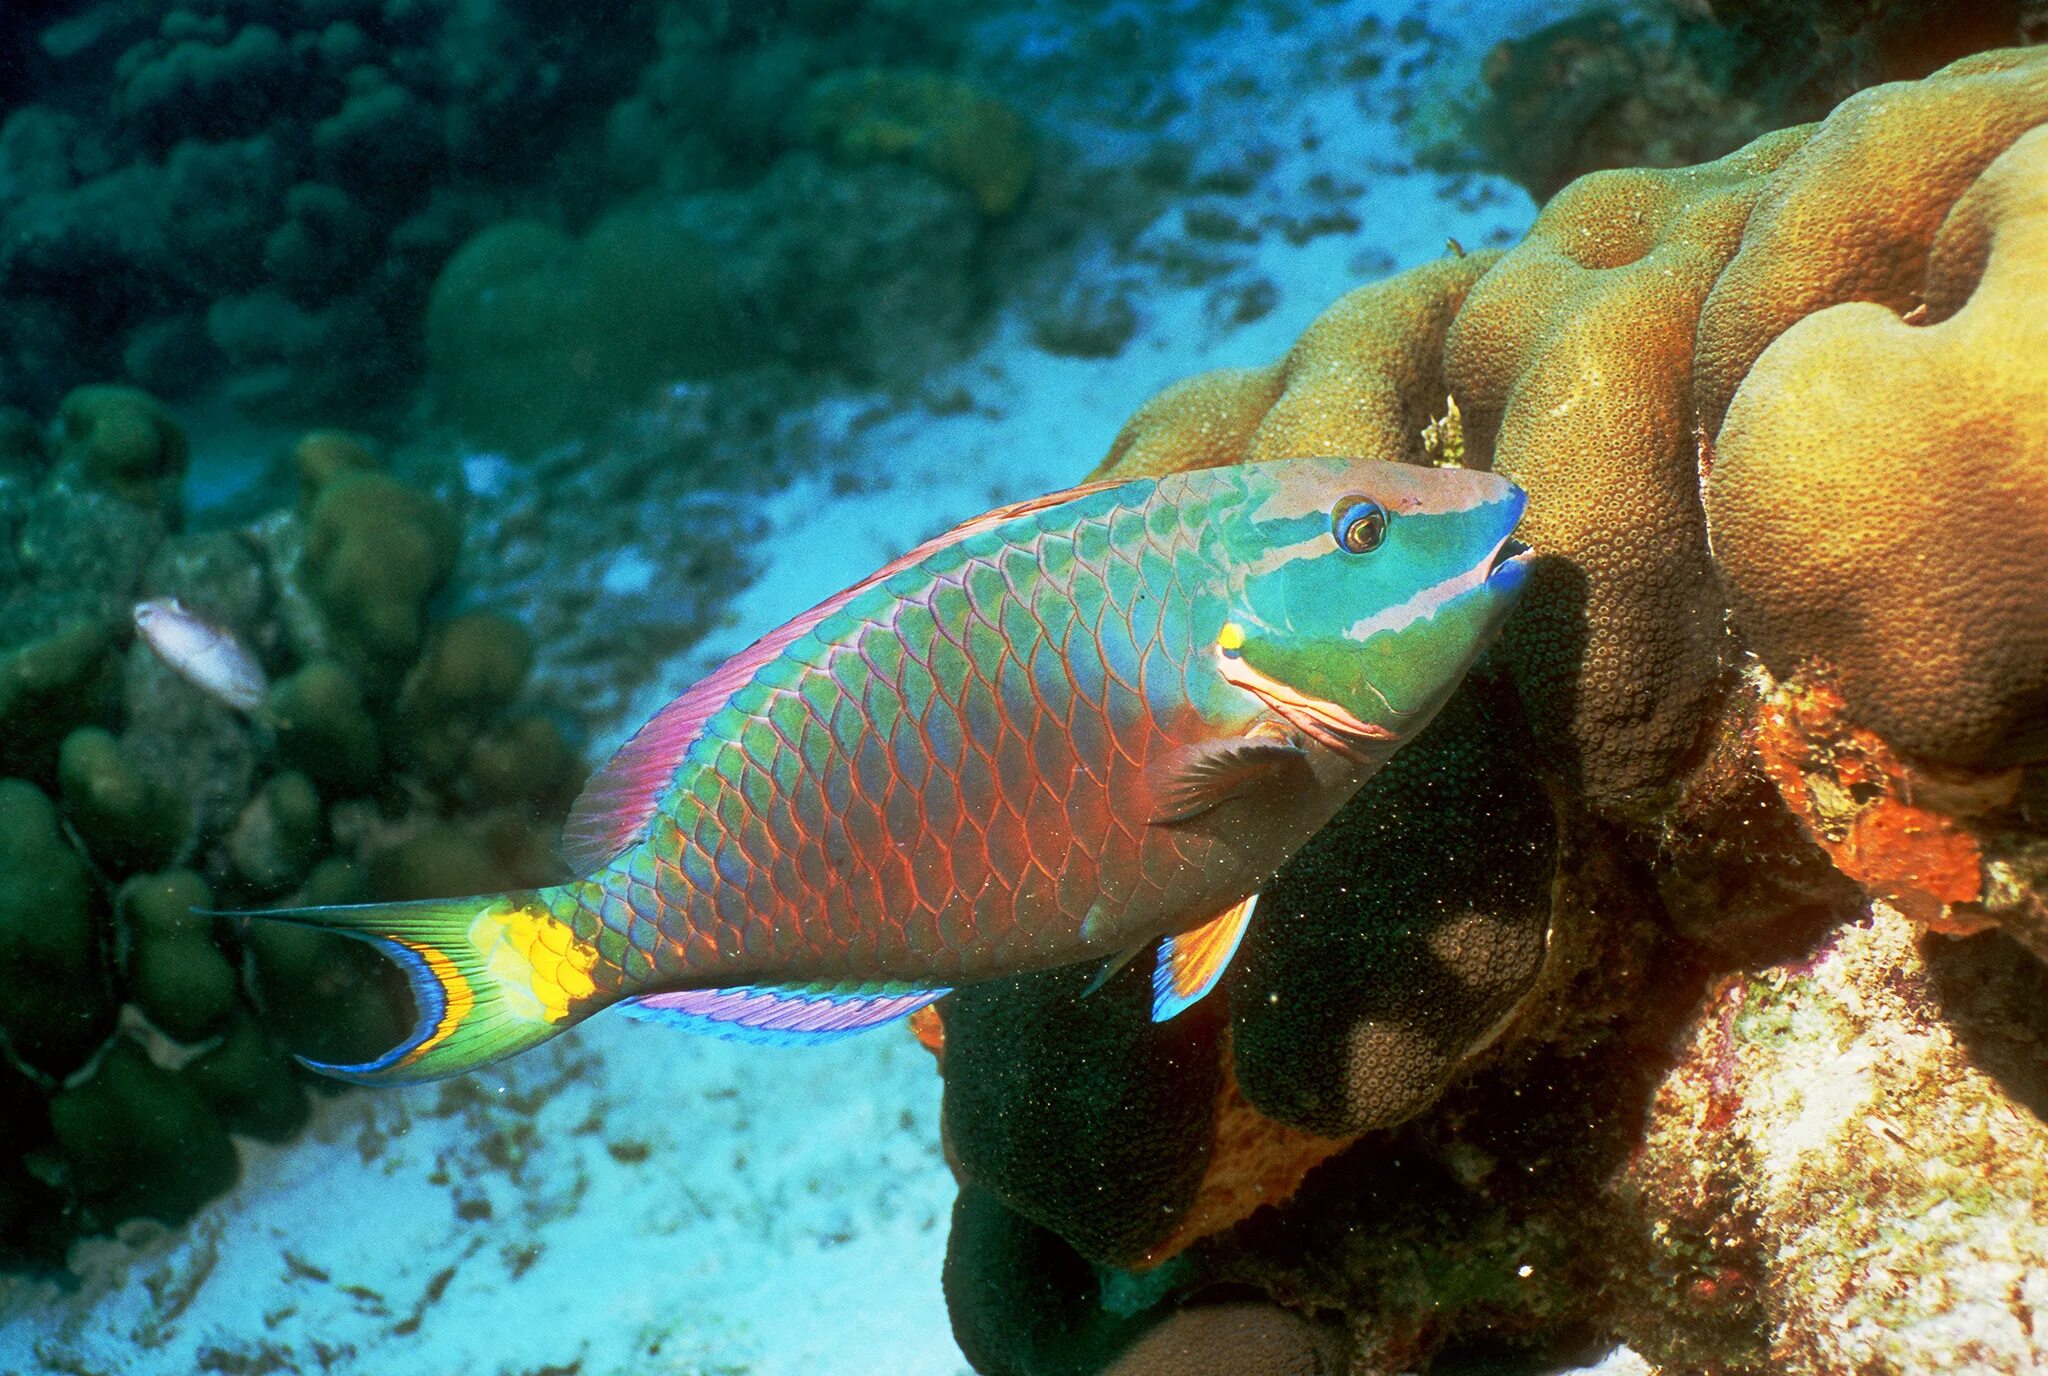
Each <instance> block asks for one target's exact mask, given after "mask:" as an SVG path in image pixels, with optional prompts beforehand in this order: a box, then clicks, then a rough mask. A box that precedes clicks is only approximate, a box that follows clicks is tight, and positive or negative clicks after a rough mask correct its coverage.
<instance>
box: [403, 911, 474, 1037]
mask: <svg viewBox="0 0 2048 1376" xmlns="http://www.w3.org/2000/svg"><path fill="white" fill-rule="evenodd" d="M399 945H401V946H404V947H405V948H406V949H407V950H409V951H411V952H413V953H414V954H415V955H417V956H418V957H419V958H420V959H421V960H424V961H425V962H426V963H427V968H428V969H429V970H431V971H433V972H434V978H435V979H437V980H439V981H440V982H441V990H442V992H443V994H444V995H445V996H446V998H447V1000H448V1005H447V1007H446V1008H444V1009H442V1010H441V1021H439V1022H437V1023H435V1024H434V1030H433V1031H432V1032H430V1033H428V1034H427V1037H426V1040H424V1041H422V1042H421V1043H420V1044H419V1045H418V1046H416V1047H414V1048H413V1049H412V1050H411V1051H409V1052H407V1053H406V1055H405V1058H404V1059H403V1060H401V1061H400V1062H399V1064H400V1065H411V1064H412V1063H413V1062H415V1061H417V1060H418V1059H419V1058H420V1057H422V1056H424V1055H426V1054H427V1052H428V1051H429V1050H431V1049H432V1048H433V1047H434V1046H435V1045H437V1044H438V1043H439V1042H440V1041H441V1040H442V1039H443V1038H444V1037H446V1036H447V1035H448V1034H449V1033H450V1032H453V1031H454V1030H455V1029H456V1028H458V1027H460V1026H462V1020H463V1019H464V1018H466V1017H468V1016H469V1013H470V1010H471V1009H472V1008H475V1007H476V995H475V994H473V993H471V992H470V989H469V981H468V980H466V979H464V978H463V977H462V972H461V971H460V970H457V969H456V968H455V962H454V961H452V960H450V959H448V957H447V956H445V955H443V954H442V953H441V952H439V951H437V950H435V949H434V948H433V947H432V946H424V945H421V944H420V943H419V942H417V941H400V942H399Z"/></svg>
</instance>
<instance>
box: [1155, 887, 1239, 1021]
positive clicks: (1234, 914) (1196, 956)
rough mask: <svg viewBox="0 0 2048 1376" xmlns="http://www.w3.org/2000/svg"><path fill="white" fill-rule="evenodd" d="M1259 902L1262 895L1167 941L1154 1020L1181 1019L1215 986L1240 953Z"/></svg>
mask: <svg viewBox="0 0 2048 1376" xmlns="http://www.w3.org/2000/svg"><path fill="white" fill-rule="evenodd" d="M1258 903H1259V896H1258V895H1257V894H1253V895H1251V896H1250V897H1249V898H1247V899H1245V900H1244V901H1243V902H1242V903H1237V904H1234V905H1232V906H1231V907H1228V908H1226V909H1224V910H1223V913H1222V914H1221V915H1220V916H1218V917H1215V918H1212V919H1211V920H1210V921H1208V922H1205V923H1203V924H1202V925H1201V926H1199V927H1197V928H1195V929H1194V930H1193V931H1190V932H1182V933H1181V934H1180V935H1179V936H1170V937H1168V938H1167V939H1166V941H1165V942H1164V943H1163V944H1162V945H1161V946H1160V947H1159V966H1158V968H1157V969H1155V970H1154V971H1153V972H1152V1021H1154V1022H1165V1021H1167V1020H1168V1019H1170V1018H1176V1017H1179V1016H1180V1015H1181V1014H1182V1013H1185V1012H1186V1011H1187V1010H1188V1009H1190V1008H1192V1007H1194V1006H1195V1005H1196V1004H1198V1003H1200V1002H1201V1001H1202V999H1203V997H1204V996H1206V995H1207V994H1208V992H1209V991H1210V990H1211V989H1214V988H1215V987H1216V981H1217V980H1220V979H1222V978H1223V971H1224V970H1225V968H1227V967H1228V966H1229V964H1230V958H1231V957H1232V956H1234V955H1236V954H1237V946H1238V943H1239V942H1241V941H1243V940H1244V929H1245V928H1246V927H1247V926H1249V925H1250V924H1251V920H1252V909H1253V908H1255V907H1257V906H1258Z"/></svg>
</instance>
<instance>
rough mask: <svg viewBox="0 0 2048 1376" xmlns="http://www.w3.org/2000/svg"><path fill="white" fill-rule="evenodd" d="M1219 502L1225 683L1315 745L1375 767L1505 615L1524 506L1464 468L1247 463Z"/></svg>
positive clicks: (1514, 582) (1519, 579) (1504, 486)
mask: <svg viewBox="0 0 2048 1376" xmlns="http://www.w3.org/2000/svg"><path fill="white" fill-rule="evenodd" d="M1238 471H1239V473H1240V474H1241V475H1242V481H1243V488H1242V500H1240V501H1235V502H1231V503H1227V504H1220V505H1219V507H1218V508H1217V509H1216V510H1215V515H1214V520H1215V521H1216V522H1217V524H1218V525H1220V526H1221V527H1222V529H1221V532H1220V533H1221V535H1222V539H1223V551H1222V553H1223V557H1224V558H1225V559H1226V560H1228V561H1229V562H1230V563H1231V564H1232V565H1233V568H1234V572H1235V577H1234V580H1233V583H1234V586H1233V593H1232V597H1231V604H1232V605H1231V608H1230V616H1229V619H1228V620H1227V621H1226V622H1225V623H1224V625H1223V627H1222V630H1221V632H1220V633H1219V635H1218V637H1217V641H1216V645H1215V650H1214V653H1215V655H1216V665H1217V668H1218V671H1219V672H1220V673H1221V674H1222V676H1223V677H1224V679H1226V680H1227V681H1228V682H1230V683H1231V684H1233V685H1234V686H1236V687H1238V688H1241V689H1243V690H1245V691H1247V692H1250V693H1252V694H1253V695H1254V696H1256V697H1258V698H1260V699H1261V700H1262V701H1264V702H1265V704H1266V705H1267V706H1268V707H1269V708H1271V709H1272V710H1274V711H1276V712H1278V713H1280V714H1281V715H1282V716H1283V717H1285V718H1286V719H1288V720H1289V721H1291V722H1292V723H1294V725H1296V726H1297V727H1298V728H1300V729H1301V730H1302V731H1304V732H1305V733H1307V734H1308V735H1310V736H1313V737H1315V738H1317V739H1319V740H1322V741H1323V742H1324V743H1325V744H1327V745H1331V746H1333V747H1334V748H1336V749H1339V750H1342V751H1344V752H1345V753H1347V754H1351V755H1354V756H1357V757H1360V758H1366V759H1373V758H1382V757H1384V755H1385V753H1387V752H1389V751H1391V750H1392V749H1393V748H1395V747H1396V746H1398V745H1399V744H1400V743H1401V742H1403V741H1405V740H1407V739H1409V738H1410V737H1412V736H1413V735H1414V734H1415V733H1416V732H1417V731H1419V730H1421V729H1422V727H1423V726H1424V725H1426V724H1427V723H1428V721H1429V719H1430V718H1431V717H1432V716H1433V715H1434V714H1435V712H1436V710H1437V708H1439V707H1441V706H1442V705H1443V703H1444V701H1445V700H1446V699H1448V698H1449V697H1450V695H1451V692H1452V691H1453V690H1454V689H1455V688H1456V687H1457V686H1458V683H1459V681H1460V680H1461V679H1463V677H1464V675H1465V671H1466V670H1467V669H1468V668H1470V667H1471V665H1472V662H1473V661H1474V660H1475V659H1477V658H1478V657H1479V655H1480V653H1481V652H1482V651H1484V650H1485V648H1486V646H1487V645H1488V644H1489V643H1490V642H1491V641H1492V639H1493V637H1494V636H1495V635H1496V634H1497V633H1498V632H1499V630H1500V627H1501V623H1502V622H1503V621H1505V620H1506V619H1507V615H1508V613H1509V612H1510V611H1511V610H1512V609H1513V608H1514V605H1515V602H1516V600H1517V598H1518V597H1519V596H1520V594H1521V591H1522V588H1523V585H1524V584H1525V583H1526V581H1527V579H1528V572H1529V560H1530V557H1531V556H1530V554H1529V552H1528V550H1527V549H1526V548H1525V547H1524V546H1522V545H1520V544H1519V543H1518V542H1516V541H1515V540H1514V539H1513V538H1512V536H1513V534H1514V529H1515V526H1516V524H1517V523H1518V522H1519V521H1520V520H1521V518H1522V510H1523V508H1524V506H1525V505H1526V504H1527V500H1528V499H1527V497H1526V496H1525V495H1524V493H1523V492H1522V490H1521V489H1520V488H1518V487H1516V486H1515V485H1514V484H1513V483H1511V482H1509V481H1508V480H1507V479H1505V478H1502V477H1500V476H1498V475H1497V474H1493V473H1483V472H1479V471H1477V470H1474V469H1467V468H1425V467H1419V466H1416V465H1413V464H1399V463H1386V462H1381V461H1378V460H1370V459H1280V460H1273V461H1270V462H1266V463H1259V464H1252V465H1248V466H1246V467H1245V468H1243V469H1241V470H1238Z"/></svg>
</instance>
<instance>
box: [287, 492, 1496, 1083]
mask: <svg viewBox="0 0 2048 1376" xmlns="http://www.w3.org/2000/svg"><path fill="white" fill-rule="evenodd" d="M1524 501H1525V499H1524V496H1523V494H1522V492H1521V491H1520V490H1519V489H1517V488H1516V487H1514V486H1513V485H1512V484H1510V483H1509V482H1507V481H1506V480H1505V479H1503V478H1500V477H1497V476H1495V475H1493V474H1490V473H1483V472H1477V471H1472V470H1467V469H1462V468H1424V467H1417V466H1410V465H1403V464H1393V463H1383V462H1376V461H1372V460H1364V459H1338V458H1315V459H1286V460H1275V461H1271V462H1266V463H1258V464H1250V465H1243V466H1238V467H1230V468H1215V469H1208V470H1203V471H1197V472H1190V473H1183V474H1175V475H1170V476H1166V477H1161V478H1157V479H1152V478H1146V479H1140V480H1138V481H1133V482H1099V483H1091V484H1088V485H1086V486H1082V487H1077V488H1073V489H1070V490H1068V491H1064V492H1059V493H1055V494H1052V495H1050V496H1047V497H1042V498H1038V499H1035V500H1031V501H1025V502H1020V503H1016V504H1014V505H1011V506H1006V507H1001V508H998V509H997V510H994V511H991V512H989V513H987V514H986V515H983V516H979V517H977V518H975V519H973V520H970V521H968V522H967V523H966V524H964V525H961V526H959V527H957V528H956V529H954V530H952V531H951V532H949V533H947V534H945V535H942V536H939V537H938V538H936V539H933V540H931V541H929V542H927V543H925V544H923V545H921V546H919V547H918V548H916V549H914V550H912V551H911V552H910V553H908V554H906V555H904V556H903V557H902V558H900V559H897V560H896V561H894V562H892V563H890V564H888V565H886V566H885V567H883V568H882V569H880V570H879V571H878V572H876V573H875V574H873V575H872V576H871V577H869V578H867V579H866V580H864V581H862V582H860V583H858V584H856V585H855V586H853V587H851V588H848V589H847V590H846V591H844V592H842V593H840V594H839V595H837V596H836V597H832V598H830V599H828V600H827V601H825V602H823V603H821V604H819V605H818V606H817V607H815V608H813V609H812V610H811V611H809V612H807V613H805V614H804V615H802V616H799V617H797V618H796V619H795V620H793V621H791V622H789V623H788V624H787V625H785V626H783V627H782V628H781V629H779V630H776V631H774V632H772V633H771V634H769V635H767V636H765V637H763V638H762V639H761V640H759V641H757V642H756V643H755V644H754V645H753V646H751V647H750V648H749V649H746V650H744V651H742V652H741V653H739V654H738V655H736V656H734V657H733V658H732V659H731V660H729V661H727V662H726V663H725V664H724V665H723V666H722V667H721V668H719V669H718V670H716V671H715V672H713V673H712V674H711V675H710V676H709V677H707V678H705V679H704V680H703V681H702V682H700V683H698V684H697V685H696V686H695V687H694V688H692V689H690V690H689V691H688V692H686V693H685V694H683V696H681V697H679V698H677V699H676V700H675V701H674V702H672V703H670V704H669V705H668V706H667V707H666V708H664V709H663V710H662V711H661V712H659V713H658V714H656V715H655V716H654V717H653V718H652V719H651V720H650V721H648V722H647V723H646V725H644V726H643V727H642V728H641V729H640V730H639V732H638V733H637V734H636V735H635V736H633V738H632V739H631V740H630V741H628V742H627V743H626V745H625V746H623V747H622V748H621V749H620V750H619V751H618V753H617V754H616V755H615V756H614V757H613V758H612V760H611V761H610V763H608V764H607V765H606V766H605V767H604V769H603V770H602V771H601V772H600V773H599V774H598V775H597V776H596V777H595V778H594V779H593V781H592V782H591V784H590V786H589V788H588V790H587V791H586V792H585V793H584V795H583V797H582V798H581V799H580V800H579V801H578V802H577V804H576V806H575V808H574V810H573V811H572V812H571V814H570V818H569V821H568V824H567V827H566V828H565V834H564V854H565V856H566V858H568V859H569V860H570V861H571V863H572V864H573V865H574V867H575V868H576V870H577V871H578V873H580V874H581V875H582V877H581V878H578V879H575V880H573V881H571V882H568V883H563V884H560V885H556V886H553V887H548V888H540V889H528V890H522V891H518V892H513V893H503V894H493V895H486V896H481V897H477V898H466V899H450V900H436V901H426V902H407V903H391V904H370V905H362V906H354V907H339V908H312V909H298V910H284V911H279V912H273V913H270V914H267V916H271V917H278V918H283V919H285V920H291V921H297V922H302V923H309V924H314V925H318V926H323V927H328V928H333V929H336V930H340V931H344V932H348V933H351V934H353V935H355V936H358V937H361V938H363V939H365V940H368V941H372V942H374V943H376V944H377V945H378V946H380V947H381V948H382V949H383V950H384V951H385V952H387V953H388V954H389V955H390V957H391V958H393V959H394V960H395V961H397V962H398V964H399V965H400V966H401V967H402V968H403V969H404V971H405V974H406V976H407V979H408V982H409V987H410V990H411V994H412V999H413V1003H414V1005H415V1006H414V1009H413V1026H412V1028H411V1030H410V1032H409V1033H408V1035H407V1036H406V1037H405V1039H404V1040H403V1041H402V1042H401V1043H400V1044H399V1045H397V1046H395V1047H393V1048H391V1049H390V1050H389V1051H388V1052H386V1053H384V1054H383V1055H381V1056H379V1057H377V1058H376V1059H374V1060H370V1061H366V1062H362V1063H357V1064H348V1065H339V1064H325V1063H315V1068H317V1069H320V1070H324V1071H326V1072H328V1073H330V1074H334V1075H337V1076H340V1077H343V1078H346V1079H353V1080H358V1081H368V1082H394V1081H396V1082H403V1081H416V1080H426V1079H432V1078H436V1077H439V1076H444V1075H450V1074H454V1073H457V1072H460V1071H464V1070H468V1069H471V1068H473V1067H475V1066H479V1065H483V1064H486V1063H488V1062H491V1061H494V1060H497V1059H499V1058H501V1057H504V1056H507V1055H510V1054H512V1053H513V1052H516V1051H519V1050H521V1049H523V1048H526V1047H530V1046H533V1045H534V1044H536V1043H538V1042H541V1041H544V1040H546V1039H547V1038H549V1037H552V1036H554V1035H556V1034H557V1033H559V1032H561V1031H563V1030H564V1029H566V1028H568V1027H570V1026H572V1025H573V1024H575V1023H577V1022H578V1021H580V1020H581V1019H583V1018H586V1017H588V1016H590V1015H591V1014H593V1013H596V1012H598V1011H599V1010H601V1009H604V1008H606V1007H610V1006H613V1005H618V1006H621V1007H623V1008H625V1009H627V1010H629V1011H632V1012H635V1013H638V1014H640V1015H642V1016H648V1017H654V1018H658V1019H661V1020H664V1021H669V1022H676V1023H681V1024H683V1025H686V1026H689V1027H691V1028H694V1029H696V1030H699V1031H708V1032H714V1033H718V1034H721V1035H725V1036H732V1037H739V1038H741V1039H745V1040H755V1041H812V1040H821V1039H825V1038H830V1037H836V1036H841V1035H845V1034H847V1033H850V1032H855V1031H859V1030H861V1029H864V1028H868V1027H873V1026H877V1025H879V1024H882V1023H885V1022H889V1021H892V1020H894V1019H897V1018H903V1017H907V1016H909V1015H910V1014H911V1013H913V1012H914V1011H916V1010H918V1009H920V1008H923V1007H925V1006H926V1005H928V1004H930V1003H932V1002H933V1001H934V1000H936V999H938V998H940V997H941V996H943V995H944V994H946V993H947V992H949V991H950V990H952V989H954V988H957V987H959V986H961V985H963V984H967V983H970V982H973V981H977V980H986V979H991V978H995V977H999V976H1003V975H1009V974H1014V973H1018V972H1021V971H1026V970H1033V969H1043V968H1048V967H1051V966H1056V965H1065V964H1070V963H1080V962H1099V963H1100V964H1101V966H1102V968H1103V970H1104V971H1105V973H1107V972H1108V971H1110V970H1113V969H1115V968H1116V967H1117V966H1118V965H1119V964H1120V963H1121V962H1124V961H1127V960H1129V959H1130V958H1132V956H1134V955H1136V954H1139V953H1143V952H1147V951H1151V950H1153V949H1154V948H1156V950H1157V964H1156V966H1155V968H1154V974H1153V987H1154V1000H1153V1012H1154V1016H1155V1017H1156V1018H1159V1019H1165V1018H1170V1017H1172V1016H1174V1015H1176V1014H1178V1013H1179V1012H1180V1011H1182V1010H1183V1009H1185V1008H1187V1007H1189V1006H1190V1005H1192V1004H1193V1003H1194V1002H1195V1001H1197V1000H1198V999H1200V998H1202V997H1203V996H1204V995H1205V994H1206V993H1208V992H1209V990H1210V989H1212V988H1213V987H1214V986H1215V984H1216V983H1217V981H1218V979H1219V977H1220V976H1221V974H1222V972H1223V970H1224V968H1225V966H1226V965H1227V964H1228V963H1229V960H1230V958H1231V955H1232V954H1233V952H1234V951H1235V950H1236V948H1237V945H1238V943H1239V940H1240V939H1241V938H1242V936H1243V934H1244V931H1245V925H1246V923H1247V922H1248V921H1249V920H1250V919H1251V916H1252V913H1253V910H1254V908H1255V906H1256V902H1257V894H1258V891H1259V889H1260V887H1261V886H1262V885H1264V884H1265V883H1266V882H1267V881H1268V880H1270V879H1271V878H1272V877H1273V875H1274V874H1275V872H1276V871H1277V870H1278V869H1279V868H1280V866H1281V865H1282V863H1283V862H1285V861H1286V860H1287V858H1288V857H1289V856H1290V855H1292V854H1293V853H1294V852H1295V851H1296V850H1297V849H1298V848H1299V847H1300V846H1301V845H1302V844H1303V843H1304V842H1306V841H1307V840H1308V838H1309V837H1310V836H1312V835H1313V834H1314V833H1315V832H1316V831H1317V830H1318V829H1319V828H1320V827H1322V825H1323V824H1324V823H1325V822H1327V821H1328V820H1329V818H1330V817H1331V816H1332V815H1333V814H1335V813H1336V811H1337V810H1338V809H1339V808H1340V807H1341V806H1342V805H1343V804H1344V803H1345V802H1346V801H1347V800H1348V799H1349V798H1350V797H1351V796H1352V794H1353V793H1355V792H1356V791H1357V789H1358V788H1359V786H1360V785H1361V784H1362V783H1364V781H1365V780H1366V779H1367V778H1368V777H1370V776H1371V775H1372V773H1373V771H1374V770H1376V769H1377V768H1379V767H1380V765H1381V764H1383V763H1384V762H1385V761H1386V760H1387V758H1388V757H1389V756H1390V755H1392V753H1393V752H1394V751H1395V750H1397V749H1399V748H1400V747H1401V745H1402V744H1403V743H1404V742H1406V741H1408V740H1411V739H1413V738H1414V736H1415V734H1416V733H1417V732H1418V731H1420V730H1421V729H1422V727H1423V726H1424V725H1425V724H1426V723H1427V722H1428V721H1429V720H1430V717H1431V716H1432V714H1434V713H1435V712H1436V710H1437V709H1438V708H1439V707H1440V706H1441V705H1442V704H1443V702H1444V701H1445V700H1446V699H1447V698H1448V697H1449V696H1450V694H1451V692H1452V690H1453V689H1454V688H1456V686H1457V685H1458V683H1459V681H1460V679H1461V678H1462V677H1463V676H1464V674H1465V672H1466V670H1467V669H1468V668H1469V667H1470V666H1471V664H1472V663H1473V661H1474V660H1475V659H1476V658H1477V657H1478V656H1479V655H1480V654H1481V652H1482V651H1483V650H1484V649H1485V647H1486V646H1487V644H1488V643H1489V642H1490V641H1491V639H1492V638H1493V636H1494V634H1495V633H1496V631H1497V630H1498V629H1499V627H1500V625H1501V622H1502V621H1503V619H1504V618H1505V617H1506V616H1507V614H1508V612H1509V610H1510V609H1511V608H1512V607H1513V605H1514V603H1515V601H1516V598H1517V596H1518V595H1519V593H1520V591H1521V588H1522V586H1523V583H1524V580H1525V578H1526V575H1527V571H1528V568H1527V566H1528V558H1529V556H1528V553H1527V551H1526V550H1525V549H1523V548H1522V547H1521V546H1520V545H1519V544H1517V543H1515V542H1514V541H1513V540H1512V538H1511V537H1512V533H1513V531H1514V528H1515V525H1516V523H1517V521H1519V520H1520V518H1521V514H1522V508H1523V505H1524Z"/></svg>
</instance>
